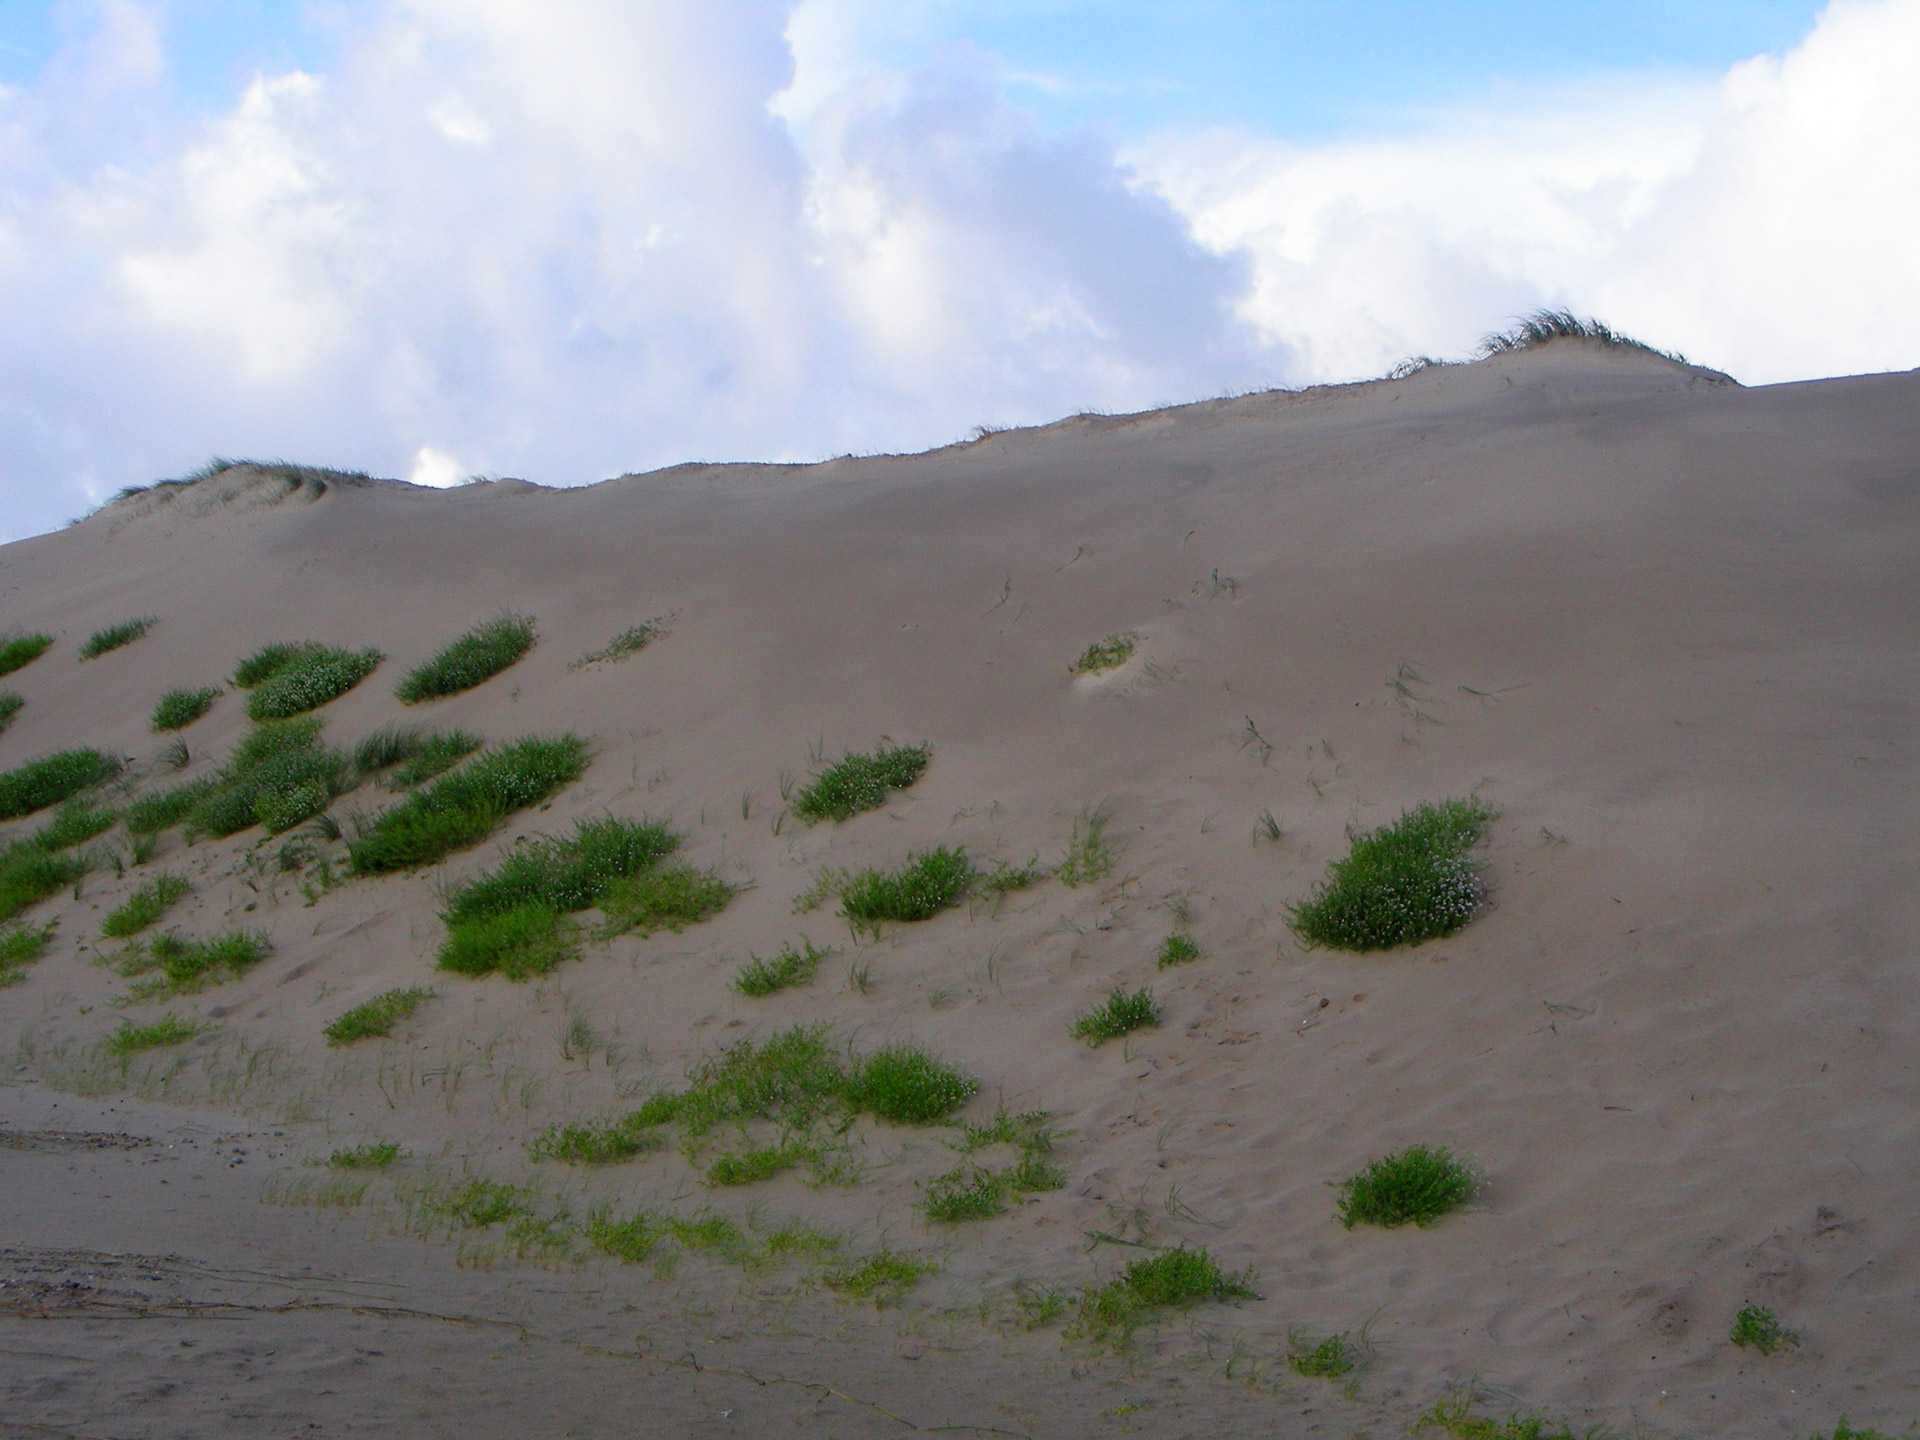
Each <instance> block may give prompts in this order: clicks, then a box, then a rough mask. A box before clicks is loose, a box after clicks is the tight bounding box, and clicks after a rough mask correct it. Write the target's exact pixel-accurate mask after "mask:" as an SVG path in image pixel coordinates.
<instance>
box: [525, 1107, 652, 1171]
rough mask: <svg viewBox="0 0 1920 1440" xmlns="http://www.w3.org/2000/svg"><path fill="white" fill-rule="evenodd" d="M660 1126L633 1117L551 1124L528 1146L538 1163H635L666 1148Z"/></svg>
mask: <svg viewBox="0 0 1920 1440" xmlns="http://www.w3.org/2000/svg"><path fill="white" fill-rule="evenodd" d="M666 1143H667V1142H666V1138H665V1137H664V1136H663V1135H661V1133H660V1129H659V1127H658V1126H657V1125H648V1124H641V1123H638V1122H636V1120H635V1118H634V1117H633V1116H632V1115H625V1116H621V1117H618V1118H616V1119H612V1120H605V1121H598V1122H590V1123H574V1124H570V1125H568V1124H563V1125H550V1126H548V1127H547V1128H546V1129H545V1130H543V1131H541V1132H540V1134H539V1135H538V1136H537V1137H536V1138H535V1139H534V1141H533V1143H532V1144H530V1145H528V1146H527V1153H528V1154H530V1155H532V1156H533V1158H534V1159H536V1160H558V1161H561V1162H563V1163H564V1164H568V1165H608V1164H612V1163H613V1162H615V1161H619V1160H631V1159H632V1158H633V1157H634V1156H636V1155H643V1154H645V1153H646V1152H647V1151H649V1150H658V1149H659V1148H660V1147H661V1146H663V1145H665V1144H666Z"/></svg>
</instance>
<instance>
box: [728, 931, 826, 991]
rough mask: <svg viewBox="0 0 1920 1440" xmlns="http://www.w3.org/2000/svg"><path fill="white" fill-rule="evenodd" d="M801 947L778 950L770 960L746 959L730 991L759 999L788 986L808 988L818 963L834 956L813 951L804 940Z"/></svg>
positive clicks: (807, 941)
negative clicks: (733, 990)
mask: <svg viewBox="0 0 1920 1440" xmlns="http://www.w3.org/2000/svg"><path fill="white" fill-rule="evenodd" d="M800 944H801V948H800V949H797V950H796V949H795V948H794V947H793V946H792V945H783V946H781V947H780V953H779V954H778V955H776V956H774V957H773V959H771V960H762V959H761V958H760V957H759V956H758V955H750V956H748V957H747V963H746V964H745V965H743V966H741V967H740V973H739V974H738V975H736V976H734V977H733V988H734V989H735V990H737V991H739V992H740V993H741V994H742V995H752V996H761V995H771V994H773V993H774V992H775V991H778V990H785V989H787V988H788V987H789V986H794V985H811V984H812V983H813V977H814V973H815V972H816V971H818V970H819V968H820V962H821V961H822V960H824V959H826V958H827V957H828V956H829V955H832V954H834V953H835V952H834V951H832V950H816V949H815V948H814V945H813V942H812V941H811V940H805V939H803V940H802V941H801V942H800Z"/></svg>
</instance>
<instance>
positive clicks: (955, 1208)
mask: <svg viewBox="0 0 1920 1440" xmlns="http://www.w3.org/2000/svg"><path fill="white" fill-rule="evenodd" d="M1011 1193H1012V1191H1011V1188H1010V1187H1009V1185H1008V1184H1007V1177H1006V1176H1005V1175H1004V1174H1002V1173H1001V1172H999V1171H997V1170H989V1169H987V1168H986V1167H985V1166H982V1165H962V1166H960V1167H959V1168H958V1169H954V1170H949V1171H948V1172H947V1173H946V1174H944V1175H942V1176H939V1177H938V1178H937V1179H934V1180H931V1181H929V1182H928V1184H927V1193H926V1198H925V1199H924V1200H922V1201H921V1203H920V1208H921V1209H922V1210H923V1211H925V1212H926V1216H927V1218H928V1219H929V1220H940V1221H944V1222H945V1223H947V1224H957V1223H959V1222H961V1221H965V1220H988V1219H991V1218H992V1217H993V1216H995V1215H998V1214H1000V1213H1001V1212H1002V1211H1003V1210H1005V1209H1006V1208H1007V1199H1008V1197H1009V1195H1010V1194H1011Z"/></svg>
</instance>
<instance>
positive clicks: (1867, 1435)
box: [1813, 1415, 1893, 1440]
mask: <svg viewBox="0 0 1920 1440" xmlns="http://www.w3.org/2000/svg"><path fill="white" fill-rule="evenodd" d="M1813 1440H1823V1437H1821V1436H1819V1435H1816V1436H1814V1437H1813ZM1832 1440H1893V1437H1892V1436H1891V1435H1883V1434H1881V1433H1880V1432H1879V1431H1878V1430H1873V1429H1867V1430H1856V1429H1854V1428H1853V1427H1852V1426H1851V1425H1849V1424H1847V1417H1846V1416H1844V1415H1842V1416H1841V1417H1840V1423H1839V1424H1838V1425H1836V1426H1834V1427H1833V1435H1832Z"/></svg>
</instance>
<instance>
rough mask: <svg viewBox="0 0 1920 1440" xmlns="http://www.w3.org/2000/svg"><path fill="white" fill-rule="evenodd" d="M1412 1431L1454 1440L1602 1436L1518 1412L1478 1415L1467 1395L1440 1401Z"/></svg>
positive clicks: (1556, 1439)
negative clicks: (1439, 1433)
mask: <svg viewBox="0 0 1920 1440" xmlns="http://www.w3.org/2000/svg"><path fill="white" fill-rule="evenodd" d="M1413 1429H1414V1433H1415V1434H1419V1433H1420V1432H1421V1431H1422V1430H1428V1429H1433V1430H1439V1431H1442V1432H1444V1433H1445V1434H1447V1435H1451V1436H1452V1437H1453V1440H1599V1437H1600V1436H1601V1434H1602V1432H1601V1431H1599V1430H1598V1429H1595V1430H1589V1431H1587V1432H1586V1433H1585V1434H1584V1435H1578V1434H1575V1433H1574V1430H1573V1428H1572V1427H1571V1426H1569V1425H1567V1424H1566V1423H1565V1422H1564V1421H1554V1420H1552V1419H1550V1418H1548V1417H1547V1416H1545V1415H1524V1414H1520V1413H1518V1412H1516V1413H1514V1414H1511V1415H1509V1416H1507V1417H1506V1418H1505V1419H1504V1420H1495V1419H1493V1418H1491V1417H1490V1416H1486V1415H1476V1414H1474V1413H1473V1397H1472V1395H1471V1394H1468V1393H1466V1392H1464V1391H1462V1392H1459V1393H1456V1394H1453V1395H1449V1396H1448V1397H1447V1398H1446V1399H1444V1400H1442V1401H1440V1403H1439V1404H1437V1405H1435V1406H1434V1407H1433V1408H1432V1409H1431V1410H1429V1411H1427V1412H1426V1414H1424V1415H1422V1416H1421V1417H1420V1418H1419V1419H1418V1420H1416V1421H1414V1424H1413Z"/></svg>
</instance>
